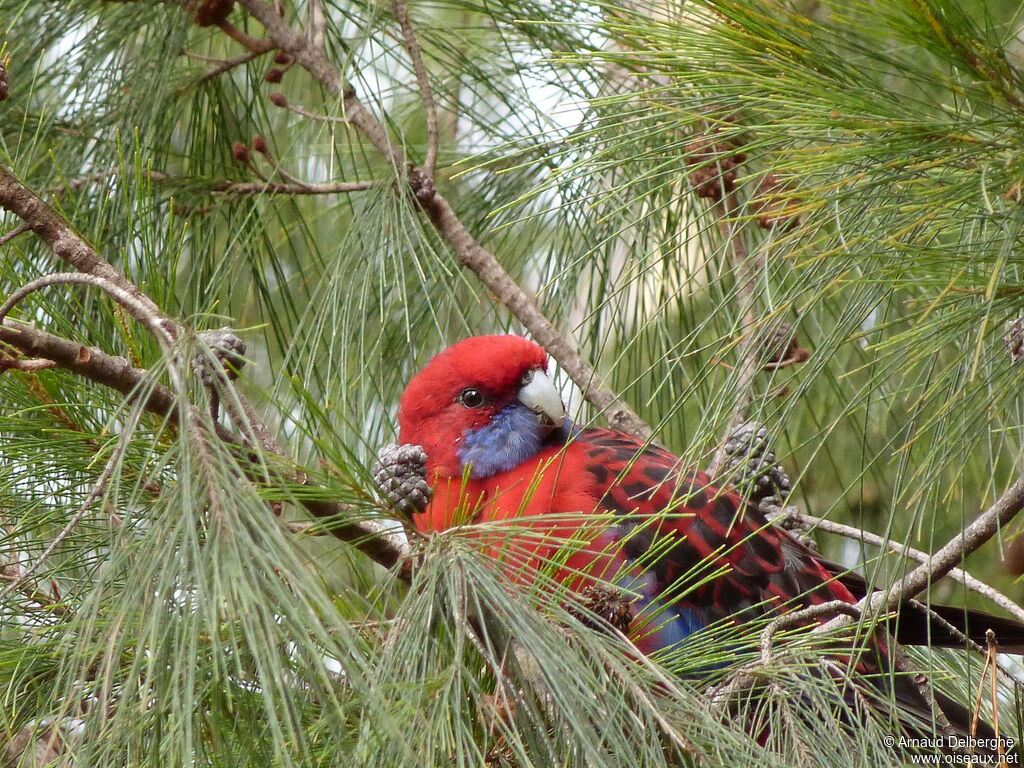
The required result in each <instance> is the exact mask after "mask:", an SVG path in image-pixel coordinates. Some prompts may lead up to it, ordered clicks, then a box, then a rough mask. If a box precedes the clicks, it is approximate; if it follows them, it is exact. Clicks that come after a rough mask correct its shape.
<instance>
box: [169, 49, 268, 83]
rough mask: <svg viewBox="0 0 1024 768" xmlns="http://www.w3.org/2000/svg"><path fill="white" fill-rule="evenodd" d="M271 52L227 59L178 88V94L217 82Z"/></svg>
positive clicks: (253, 52)
mask: <svg viewBox="0 0 1024 768" xmlns="http://www.w3.org/2000/svg"><path fill="white" fill-rule="evenodd" d="M269 50H270V49H269V48H268V49H267V50H266V51H248V52H247V53H243V54H242V55H240V56H235V57H234V58H232V59H225V60H224V61H221V62H220V63H218V64H216V65H214V66H212V67H210V68H209V69H208V70H206V72H204V73H203V74H201V75H199V77H197V78H196V79H195V80H192V81H191V82H190V83H188V84H187V85H183V86H181V87H180V88H178V93H182V92H183V91H187V90H188V89H189V88H195V87H196V86H197V85H202V84H203V83H207V82H209V81H210V80H215V79H216V78H218V77H220V76H221V75H223V74H224V73H225V72H230V71H231V70H232V69H234V68H235V67H240V66H242V65H243V64H247V63H249V62H250V61H252V60H253V59H257V58H259V57H260V56H262V55H264V54H265V53H267V52H268V51H269Z"/></svg>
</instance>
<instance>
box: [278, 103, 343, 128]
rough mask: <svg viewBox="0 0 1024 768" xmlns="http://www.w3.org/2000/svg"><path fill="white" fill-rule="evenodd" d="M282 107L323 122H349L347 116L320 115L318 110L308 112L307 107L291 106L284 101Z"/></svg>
mask: <svg viewBox="0 0 1024 768" xmlns="http://www.w3.org/2000/svg"><path fill="white" fill-rule="evenodd" d="M284 107H285V109H288V110H291V111H292V112H294V113H295V114H296V115H302V116H303V117H308V118H309V119H311V120H323V121H324V122H328V123H349V122H351V121H350V120H349V119H348V118H347V117H337V116H335V115H321V114H320V113H318V112H310V111H309V110H308V109H303V108H302V107H296V106H293V105H292V104H290V103H288V102H285V104H284Z"/></svg>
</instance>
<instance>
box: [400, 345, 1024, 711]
mask: <svg viewBox="0 0 1024 768" xmlns="http://www.w3.org/2000/svg"><path fill="white" fill-rule="evenodd" d="M546 369H547V355H546V353H545V351H544V350H543V349H542V348H541V347H540V346H538V345H537V344H534V343H533V342H531V341H528V340H526V339H524V338H521V337H518V336H513V335H503V336H479V337H473V338H469V339H465V340H463V341H461V342H459V343H457V344H455V345H454V346H452V347H450V348H448V349H446V350H445V351H443V352H441V353H440V354H439V355H437V356H436V357H434V358H433V359H432V360H431V361H430V362H429V363H428V364H427V366H426V367H425V368H424V369H423V370H422V371H420V372H419V373H418V374H417V375H416V376H414V377H413V379H412V380H411V381H410V382H409V385H408V387H407V388H406V390H405V392H404V394H403V395H402V398H401V403H400V407H399V414H398V418H399V426H400V433H399V440H400V442H401V443H403V444H416V445H420V446H422V448H423V449H424V451H425V453H426V457H427V462H426V471H427V479H428V482H429V484H430V486H431V488H432V490H433V498H432V500H431V501H430V503H429V504H428V505H427V507H426V509H424V510H423V511H422V513H421V514H418V515H415V516H414V520H415V524H416V525H417V526H418V527H419V528H420V529H421V530H424V531H440V530H445V529H448V528H451V527H453V526H456V525H459V524H461V523H483V522H498V521H510V522H515V523H517V524H519V525H520V526H522V527H521V528H520V529H519V531H520V534H519V535H518V538H516V536H512V537H510V539H511V543H510V542H509V541H506V542H505V544H504V546H503V547H502V548H501V551H500V555H501V556H502V557H503V558H504V561H505V563H506V564H508V565H509V566H510V567H512V568H513V569H516V573H515V574H514V575H515V577H516V578H518V579H529V578H530V573H531V572H532V571H533V570H534V569H537V568H542V567H545V563H551V562H555V563H557V564H556V565H554V566H552V569H553V570H554V572H555V578H557V579H559V580H560V581H561V582H563V583H565V584H568V585H569V586H570V587H571V588H574V589H577V590H579V589H581V588H583V587H585V585H587V584H588V583H591V582H593V581H596V580H602V581H608V582H613V583H615V584H619V585H625V587H626V588H627V589H626V591H627V593H628V594H630V595H631V596H632V604H631V606H630V612H631V614H632V617H633V619H634V620H633V621H632V622H631V624H632V626H631V628H630V636H631V639H633V641H634V643H635V644H636V646H637V647H638V649H639V650H640V651H641V652H645V653H650V652H653V651H656V650H658V649H660V648H667V647H675V646H677V644H679V643H681V642H684V641H685V640H686V638H688V637H689V636H690V635H692V634H694V633H696V632H700V631H701V630H703V629H705V628H707V627H709V626H710V625H712V624H715V623H730V622H732V623H740V622H743V621H748V620H750V619H753V618H757V617H762V616H768V615H771V614H772V613H775V612H778V611H782V610H785V611H789V610H794V609H799V608H803V607H808V606H812V605H816V604H820V603H825V602H828V601H832V600H841V601H844V602H846V603H855V602H856V601H857V599H858V598H860V597H862V596H863V595H864V594H865V593H866V590H867V586H866V584H865V582H864V580H863V579H861V578H860V577H859V576H857V575H856V574H853V573H850V572H847V571H844V569H842V568H840V567H839V566H836V565H834V564H832V563H829V562H827V561H826V560H823V559H821V558H820V557H819V556H818V555H817V554H815V553H814V552H812V551H811V550H810V549H808V548H807V547H806V546H804V545H803V544H801V543H800V542H799V541H797V540H796V539H794V538H793V537H792V536H791V535H790V534H789V533H788V532H787V531H785V530H783V529H781V528H778V527H775V526H772V525H771V524H770V523H769V522H768V521H767V520H766V519H765V518H764V516H763V515H762V514H761V513H760V512H759V511H757V509H755V508H754V507H753V506H750V505H747V504H745V503H744V501H743V499H741V497H740V496H739V495H738V494H737V493H736V492H735V491H732V490H729V489H726V488H722V487H718V486H716V485H715V484H714V483H713V482H712V480H711V478H709V477H708V476H707V475H706V474H705V473H703V472H699V471H692V470H688V469H686V468H685V467H683V466H681V464H680V461H679V460H678V459H677V458H676V457H675V456H673V455H672V454H671V453H669V452H668V451H666V450H664V449H662V448H660V447H658V446H655V445H650V444H646V443H644V442H642V441H639V440H637V439H636V438H634V437H632V436H630V435H628V434H624V433H622V432H616V431H613V430H609V429H601V428H596V427H587V428H582V429H578V428H576V427H574V426H573V425H572V424H571V422H570V421H569V419H568V418H567V416H566V413H565V408H564V406H563V403H562V400H561V397H560V395H559V393H558V390H557V389H556V388H555V386H554V385H553V383H552V382H551V380H550V379H549V378H548V375H547V372H546ZM595 513H596V514H595ZM588 517H589V518H592V519H593V520H594V522H593V524H587V522H586V521H587V520H588ZM524 531H525V533H523V532H524ZM570 538H572V539H573V543H572V545H571V546H569V547H567V549H568V550H569V552H570V554H568V555H565V556H562V557H559V542H560V541H562V542H567V541H568V540H569V539H570ZM937 611H938V612H939V613H940V614H941V615H942V617H943V618H944V619H946V620H949V621H950V622H952V623H953V624H955V625H958V626H960V627H964V625H965V623H966V624H968V625H972V624H973V625H974V626H968V627H967V630H968V631H969V633H970V634H971V635H972V636H973V637H975V638H980V637H983V635H984V630H985V629H986V628H987V627H995V628H996V631H997V632H998V633H1000V634H1001V635H1002V636H1001V638H1000V639H1001V640H1002V641H1003V645H1004V649H1008V650H1016V648H1013V646H1014V644H1015V643H1018V644H1019V643H1020V639H1021V638H1022V637H1024V634H1022V630H1024V627H1021V626H1020V625H1017V624H1016V623H1015V622H1012V621H1008V620H1004V619H998V618H995V617H987V616H985V615H984V614H981V613H977V612H972V611H964V610H963V609H952V608H942V607H937ZM933 618H934V617H932V616H929V615H928V614H927V613H925V612H921V611H918V610H907V611H905V612H904V613H903V615H902V616H901V617H900V618H899V620H898V621H896V622H895V623H894V624H893V626H892V628H893V629H894V631H895V632H896V636H897V639H898V640H901V641H904V642H909V643H915V642H916V643H924V642H930V643H932V644H933V645H942V644H945V645H951V646H955V645H958V643H959V641H958V640H957V638H956V637H954V636H953V635H951V634H950V633H949V632H948V629H946V628H945V627H943V625H942V622H941V621H935V622H934V623H932V621H933ZM978 622H981V624H979V623H978ZM1008 635H1012V636H1008ZM877 642H878V643H879V644H881V646H880V647H879V648H876V653H875V655H874V657H873V660H870V661H863V660H862V661H861V662H860V664H861V665H865V664H866V665H868V666H871V665H874V667H873V668H874V669H876V670H877V669H878V666H879V663H880V662H878V661H877V658H876V657H877V656H878V655H879V654H880V655H881V656H882V657H886V656H887V651H886V648H885V646H884V642H885V641H882V640H879V641H877ZM881 663H883V664H884V663H885V662H884V658H883V661H882V662H881ZM898 687H900V688H902V689H903V690H897V691H896V692H895V693H896V697H897V699H900V700H901V704H904V703H906V704H907V705H908V706H909V707H912V708H915V709H918V710H920V708H921V707H923V706H925V704H924V703H923V701H922V700H921V699H920V693H919V692H918V691H917V689H916V688H914V687H913V686H911V685H910V684H909V683H907V684H905V685H903V686H898ZM904 699H906V702H904V701H903V700H904ZM950 707H951V708H952V709H955V707H953V706H952V705H950ZM943 708H944V709H946V706H945V705H944V706H943ZM947 713H948V714H952V713H949V712H947ZM957 715H958V717H957V718H956V719H961V716H963V715H964V713H963V712H962V711H959V712H957Z"/></svg>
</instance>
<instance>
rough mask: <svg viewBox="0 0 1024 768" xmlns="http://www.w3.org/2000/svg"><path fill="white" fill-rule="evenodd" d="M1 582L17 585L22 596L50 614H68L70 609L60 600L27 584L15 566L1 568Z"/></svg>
mask: <svg viewBox="0 0 1024 768" xmlns="http://www.w3.org/2000/svg"><path fill="white" fill-rule="evenodd" d="M0 580H3V581H6V582H8V583H13V584H16V585H17V586H15V589H16V590H17V591H18V592H20V593H21V594H22V596H24V597H26V598H28V599H29V600H31V601H32V602H33V603H35V604H36V605H38V606H39V607H40V608H43V609H45V610H47V611H49V612H50V613H55V614H58V615H63V614H66V613H68V607H67V606H66V605H64V604H62V603H61V602H60V600H59V599H58V598H54V597H50V596H49V595H47V594H46V593H45V592H43V591H42V590H41V589H38V588H36V587H35V586H33V585H31V584H26V583H25V581H24V580H23V579H21V569H20V568H18V566H16V565H14V564H10V565H6V566H2V567H0Z"/></svg>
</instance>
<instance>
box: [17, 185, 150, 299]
mask: <svg viewBox="0 0 1024 768" xmlns="http://www.w3.org/2000/svg"><path fill="white" fill-rule="evenodd" d="M0 208H3V209H5V210H8V211H10V212H11V213H13V214H14V215H15V216H17V217H18V218H20V219H21V220H22V221H24V222H25V223H26V224H28V225H29V226H30V227H31V228H32V231H33V232H35V233H36V234H37V235H39V237H41V238H42V239H43V241H44V242H45V243H46V244H47V245H48V246H50V249H51V250H52V251H53V254H54V255H55V256H56V257H57V258H59V259H62V260H63V261H65V262H67V263H68V264H70V265H71V266H72V267H74V268H75V269H77V270H78V271H79V272H85V273H86V274H90V275H95V276H96V277H101V278H104V279H106V280H108V281H110V282H111V283H113V284H114V285H116V286H117V287H118V288H120V289H121V290H122V291H124V292H126V293H127V294H129V295H131V296H132V297H133V298H134V299H135V300H136V301H137V302H138V303H139V304H140V305H141V306H143V307H145V308H146V311H147V312H148V313H149V314H150V315H152V316H154V317H158V318H161V319H165V318H164V314H163V313H162V312H161V311H160V308H159V307H158V306H157V305H156V304H155V303H153V301H152V300H151V299H150V298H149V297H148V296H146V295H145V294H144V293H142V291H140V290H139V289H138V288H137V287H135V285H134V284H133V283H132V282H131V281H129V280H127V279H125V277H124V276H123V275H121V273H120V272H118V271H117V270H116V269H114V267H112V266H111V265H110V263H109V262H108V261H106V260H105V259H104V258H102V257H101V256H100V255H99V254H98V253H97V252H96V251H95V250H94V249H93V247H92V246H91V245H89V244H88V243H87V242H85V240H83V239H82V238H81V237H80V236H79V235H78V234H77V233H76V232H75V231H74V230H73V229H71V227H70V226H68V223H67V222H66V221H65V220H64V218H63V217H62V216H61V215H60V214H59V213H57V212H56V211H55V210H53V208H51V207H50V206H49V205H47V204H46V203H44V202H43V201H42V200H41V199H40V197H39V196H38V195H37V194H36V193H35V192H33V191H32V190H30V189H29V188H28V187H26V186H25V185H24V184H22V183H21V182H20V181H18V179H17V178H15V176H14V174H12V173H11V172H10V171H9V170H7V169H6V168H4V167H2V166H0Z"/></svg>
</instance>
